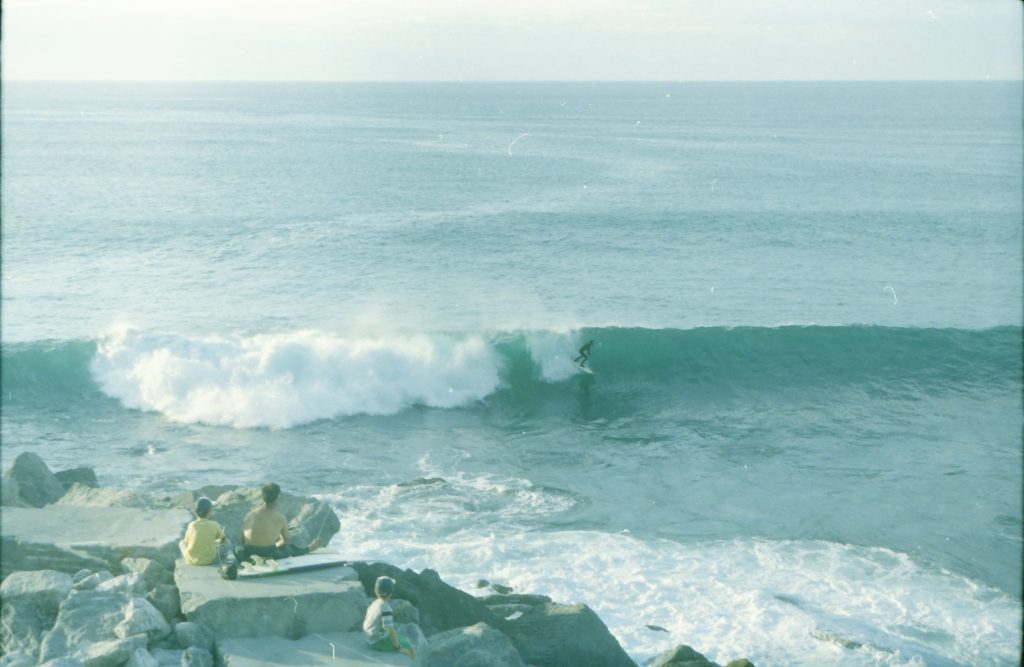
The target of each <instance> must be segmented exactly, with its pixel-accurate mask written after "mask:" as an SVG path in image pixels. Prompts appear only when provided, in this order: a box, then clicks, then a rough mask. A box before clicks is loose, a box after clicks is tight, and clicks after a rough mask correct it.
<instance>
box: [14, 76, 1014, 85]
mask: <svg viewBox="0 0 1024 667" xmlns="http://www.w3.org/2000/svg"><path fill="white" fill-rule="evenodd" d="M0 82H2V83H276V84H283V83H339V84H362V83H372V84H391V83H394V84H441V83H443V84H460V83H466V84H478V83H483V84H519V83H529V84H569V83H572V84H576V83H584V84H604V83H615V84H623V83H651V84H689V83H1021V82H1024V77H1021V78H987V77H986V78H983V79H422V80H417V79H56V78H55V79H30V78H9V77H0Z"/></svg>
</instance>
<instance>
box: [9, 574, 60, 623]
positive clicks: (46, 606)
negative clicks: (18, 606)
mask: <svg viewBox="0 0 1024 667" xmlns="http://www.w3.org/2000/svg"><path fill="white" fill-rule="evenodd" d="M71 584H72V581H71V576H70V575H68V574H65V573H64V572H57V571H55V570H30V571H22V572H12V573H11V574H9V575H8V576H7V578H6V579H4V581H3V584H0V598H3V601H4V602H5V603H6V602H10V601H13V600H31V601H32V602H34V603H35V604H36V605H38V606H39V607H40V609H43V610H46V611H52V612H53V615H54V616H55V617H56V615H57V610H58V609H59V608H60V603H61V602H63V601H64V598H66V597H67V596H68V593H70V592H71Z"/></svg>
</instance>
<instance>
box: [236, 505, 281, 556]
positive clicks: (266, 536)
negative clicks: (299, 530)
mask: <svg viewBox="0 0 1024 667" xmlns="http://www.w3.org/2000/svg"><path fill="white" fill-rule="evenodd" d="M242 541H243V542H244V543H245V544H248V545H251V546H254V547H273V546H281V545H284V544H286V543H287V542H288V519H286V518H285V516H284V514H281V513H280V512H278V511H277V510H276V509H274V508H273V507H267V506H266V505H263V506H261V507H257V508H256V509H254V510H252V511H251V512H249V513H248V514H246V515H245V521H244V522H243V523H242Z"/></svg>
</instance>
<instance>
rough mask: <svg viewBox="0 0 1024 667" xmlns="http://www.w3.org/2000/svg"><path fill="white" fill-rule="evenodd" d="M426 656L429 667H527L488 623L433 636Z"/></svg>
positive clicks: (426, 663)
mask: <svg viewBox="0 0 1024 667" xmlns="http://www.w3.org/2000/svg"><path fill="white" fill-rule="evenodd" d="M425 653H426V655H425V656H424V662H423V664H424V665H425V666H426V667H525V666H524V663H523V660H522V658H520V657H519V652H518V651H516V649H515V647H514V646H512V642H511V641H509V638H508V637H506V636H505V635H504V634H502V633H501V632H499V631H498V630H495V629H494V628H492V627H490V626H489V625H487V624H486V623H477V624H476V625H472V626H470V627H468V628H455V629H454V630H448V631H446V632H442V633H439V634H436V635H433V636H432V637H431V638H430V646H429V647H427V650H426V651H425ZM580 664H582V663H580Z"/></svg>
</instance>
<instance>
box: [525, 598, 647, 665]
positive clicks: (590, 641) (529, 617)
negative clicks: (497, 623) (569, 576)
mask: <svg viewBox="0 0 1024 667" xmlns="http://www.w3.org/2000/svg"><path fill="white" fill-rule="evenodd" d="M507 624H508V625H509V631H508V635H509V637H511V639H512V643H513V645H514V646H515V647H516V649H518V651H519V655H520V656H521V657H522V659H523V660H524V661H526V662H528V663H530V664H531V665H536V666H537V667H559V666H561V665H588V667H636V663H634V662H633V660H631V659H630V657H629V656H628V655H626V652H625V651H623V650H622V647H621V646H619V642H618V641H616V639H615V637H613V636H612V634H611V633H610V632H609V631H608V628H607V626H605V624H604V623H603V622H602V621H601V619H600V618H598V616H597V614H595V613H594V611H593V610H592V609H591V608H590V607H588V606H586V605H583V604H575V605H563V604H555V603H551V602H549V603H545V604H542V605H538V606H536V607H534V608H533V609H531V610H530V611H529V612H528V613H525V614H523V615H522V616H521V617H519V618H517V619H515V620H513V621H508V622H507Z"/></svg>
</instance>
